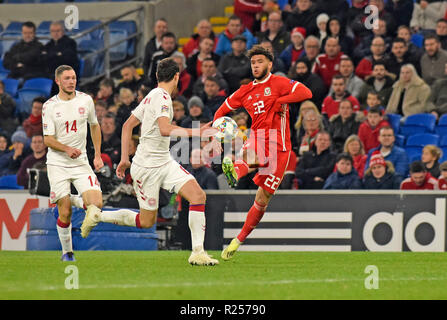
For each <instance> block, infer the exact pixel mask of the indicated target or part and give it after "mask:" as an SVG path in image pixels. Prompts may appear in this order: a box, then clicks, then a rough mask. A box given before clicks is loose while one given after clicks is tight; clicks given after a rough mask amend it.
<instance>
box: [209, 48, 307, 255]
mask: <svg viewBox="0 0 447 320" xmlns="http://www.w3.org/2000/svg"><path fill="white" fill-rule="evenodd" d="M247 56H248V57H249V58H250V61H251V70H252V74H253V77H254V78H255V80H254V81H252V82H250V83H249V84H246V85H243V86H241V87H240V88H239V89H238V90H237V91H236V92H234V93H233V94H232V95H231V96H229V97H228V98H227V99H226V100H225V102H224V103H223V104H222V105H221V106H220V108H219V109H218V110H217V111H216V113H215V115H214V120H216V119H218V118H220V117H223V116H224V115H226V114H227V113H229V112H231V111H233V110H235V109H237V108H241V107H243V108H245V109H246V110H247V112H248V113H249V114H250V116H251V118H252V126H251V132H250V137H249V139H248V140H247V141H246V142H245V144H244V146H243V147H242V157H240V159H236V161H235V163H234V164H233V162H232V160H231V158H229V157H224V159H223V162H222V169H223V171H224V174H225V177H226V178H227V180H228V183H229V185H230V186H231V187H235V186H236V184H237V180H238V179H240V178H242V177H243V176H245V175H247V173H248V170H249V168H254V167H258V168H259V172H258V173H257V174H256V176H255V177H254V178H253V181H254V182H255V183H256V185H258V186H259V188H258V191H257V193H256V198H255V201H254V204H253V206H252V207H251V209H250V210H249V211H248V215H247V218H246V220H245V223H244V226H243V227H242V230H241V232H240V233H239V235H238V236H237V237H236V238H234V239H233V240H232V241H231V243H230V245H229V246H228V247H226V248H225V250H223V251H222V254H221V257H222V259H224V260H229V259H231V257H232V256H233V255H234V253H235V252H236V250H237V249H238V248H239V246H240V244H241V243H243V242H244V241H245V239H246V238H247V236H248V235H249V234H250V232H251V231H252V230H253V229H254V228H255V227H256V226H257V225H258V223H259V222H260V220H261V218H262V216H263V215H264V212H265V210H266V207H267V205H268V203H269V201H270V199H271V198H272V196H273V194H274V193H275V191H276V189H277V188H278V187H279V185H280V184H281V181H282V179H283V176H284V172H285V170H286V168H287V164H288V161H289V158H290V152H292V151H291V142H290V130H289V112H288V104H289V103H296V102H300V101H303V100H307V99H310V98H312V92H311V91H310V90H309V89H308V88H307V87H306V86H305V85H303V84H301V83H299V82H297V81H294V80H290V79H288V78H285V77H281V76H276V75H272V74H271V70H272V64H273V63H272V61H273V55H272V54H271V53H270V52H269V51H268V50H266V49H264V48H262V47H261V46H254V47H253V48H252V49H251V50H250V51H249V52H248V53H247Z"/></svg>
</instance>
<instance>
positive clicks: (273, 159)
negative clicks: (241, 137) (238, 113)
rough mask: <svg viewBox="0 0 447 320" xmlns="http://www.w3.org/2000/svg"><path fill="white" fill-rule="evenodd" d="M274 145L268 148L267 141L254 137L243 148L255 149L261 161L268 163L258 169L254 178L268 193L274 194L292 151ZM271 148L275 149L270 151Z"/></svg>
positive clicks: (261, 162)
mask: <svg viewBox="0 0 447 320" xmlns="http://www.w3.org/2000/svg"><path fill="white" fill-rule="evenodd" d="M267 147H268V146H267ZM272 147H273V146H270V148H267V150H266V148H265V143H262V142H260V141H259V140H258V141H254V139H248V140H247V141H246V142H245V144H244V146H243V147H242V149H243V150H247V149H250V150H254V151H255V152H256V155H257V156H258V160H259V163H260V164H266V166H265V167H261V168H259V169H258V173H257V174H256V175H255V177H254V178H253V181H254V183H255V184H256V185H257V186H259V187H261V188H262V189H264V190H265V191H267V192H268V193H271V194H274V193H275V191H276V189H278V187H279V185H280V184H281V181H282V179H283V177H284V173H285V171H286V168H287V165H288V163H289V159H290V152H291V151H279V150H277V147H276V144H275V145H274V148H272ZM269 150H273V151H272V152H269Z"/></svg>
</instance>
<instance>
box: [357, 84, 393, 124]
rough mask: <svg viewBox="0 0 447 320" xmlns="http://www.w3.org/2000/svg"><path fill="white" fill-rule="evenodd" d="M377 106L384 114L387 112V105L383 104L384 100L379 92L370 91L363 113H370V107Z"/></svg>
mask: <svg viewBox="0 0 447 320" xmlns="http://www.w3.org/2000/svg"><path fill="white" fill-rule="evenodd" d="M375 107H377V108H379V109H380V111H381V112H382V114H385V107H384V106H383V104H382V100H381V99H380V96H379V94H378V93H377V92H375V91H370V92H368V95H367V96H366V105H365V107H364V108H363V113H364V114H368V111H369V109H371V108H375ZM386 120H388V119H386Z"/></svg>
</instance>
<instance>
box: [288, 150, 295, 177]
mask: <svg viewBox="0 0 447 320" xmlns="http://www.w3.org/2000/svg"><path fill="white" fill-rule="evenodd" d="M296 162H297V159H296V154H295V152H294V151H290V157H289V163H288V164H287V168H286V172H285V173H295V168H296Z"/></svg>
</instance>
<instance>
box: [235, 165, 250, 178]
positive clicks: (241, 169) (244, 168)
mask: <svg viewBox="0 0 447 320" xmlns="http://www.w3.org/2000/svg"><path fill="white" fill-rule="evenodd" d="M234 170H236V174H237V179H238V180H239V179H240V178H242V177H245V176H246V175H247V174H248V164H246V163H245V161H244V160H237V161H236V162H235V163H234Z"/></svg>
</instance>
